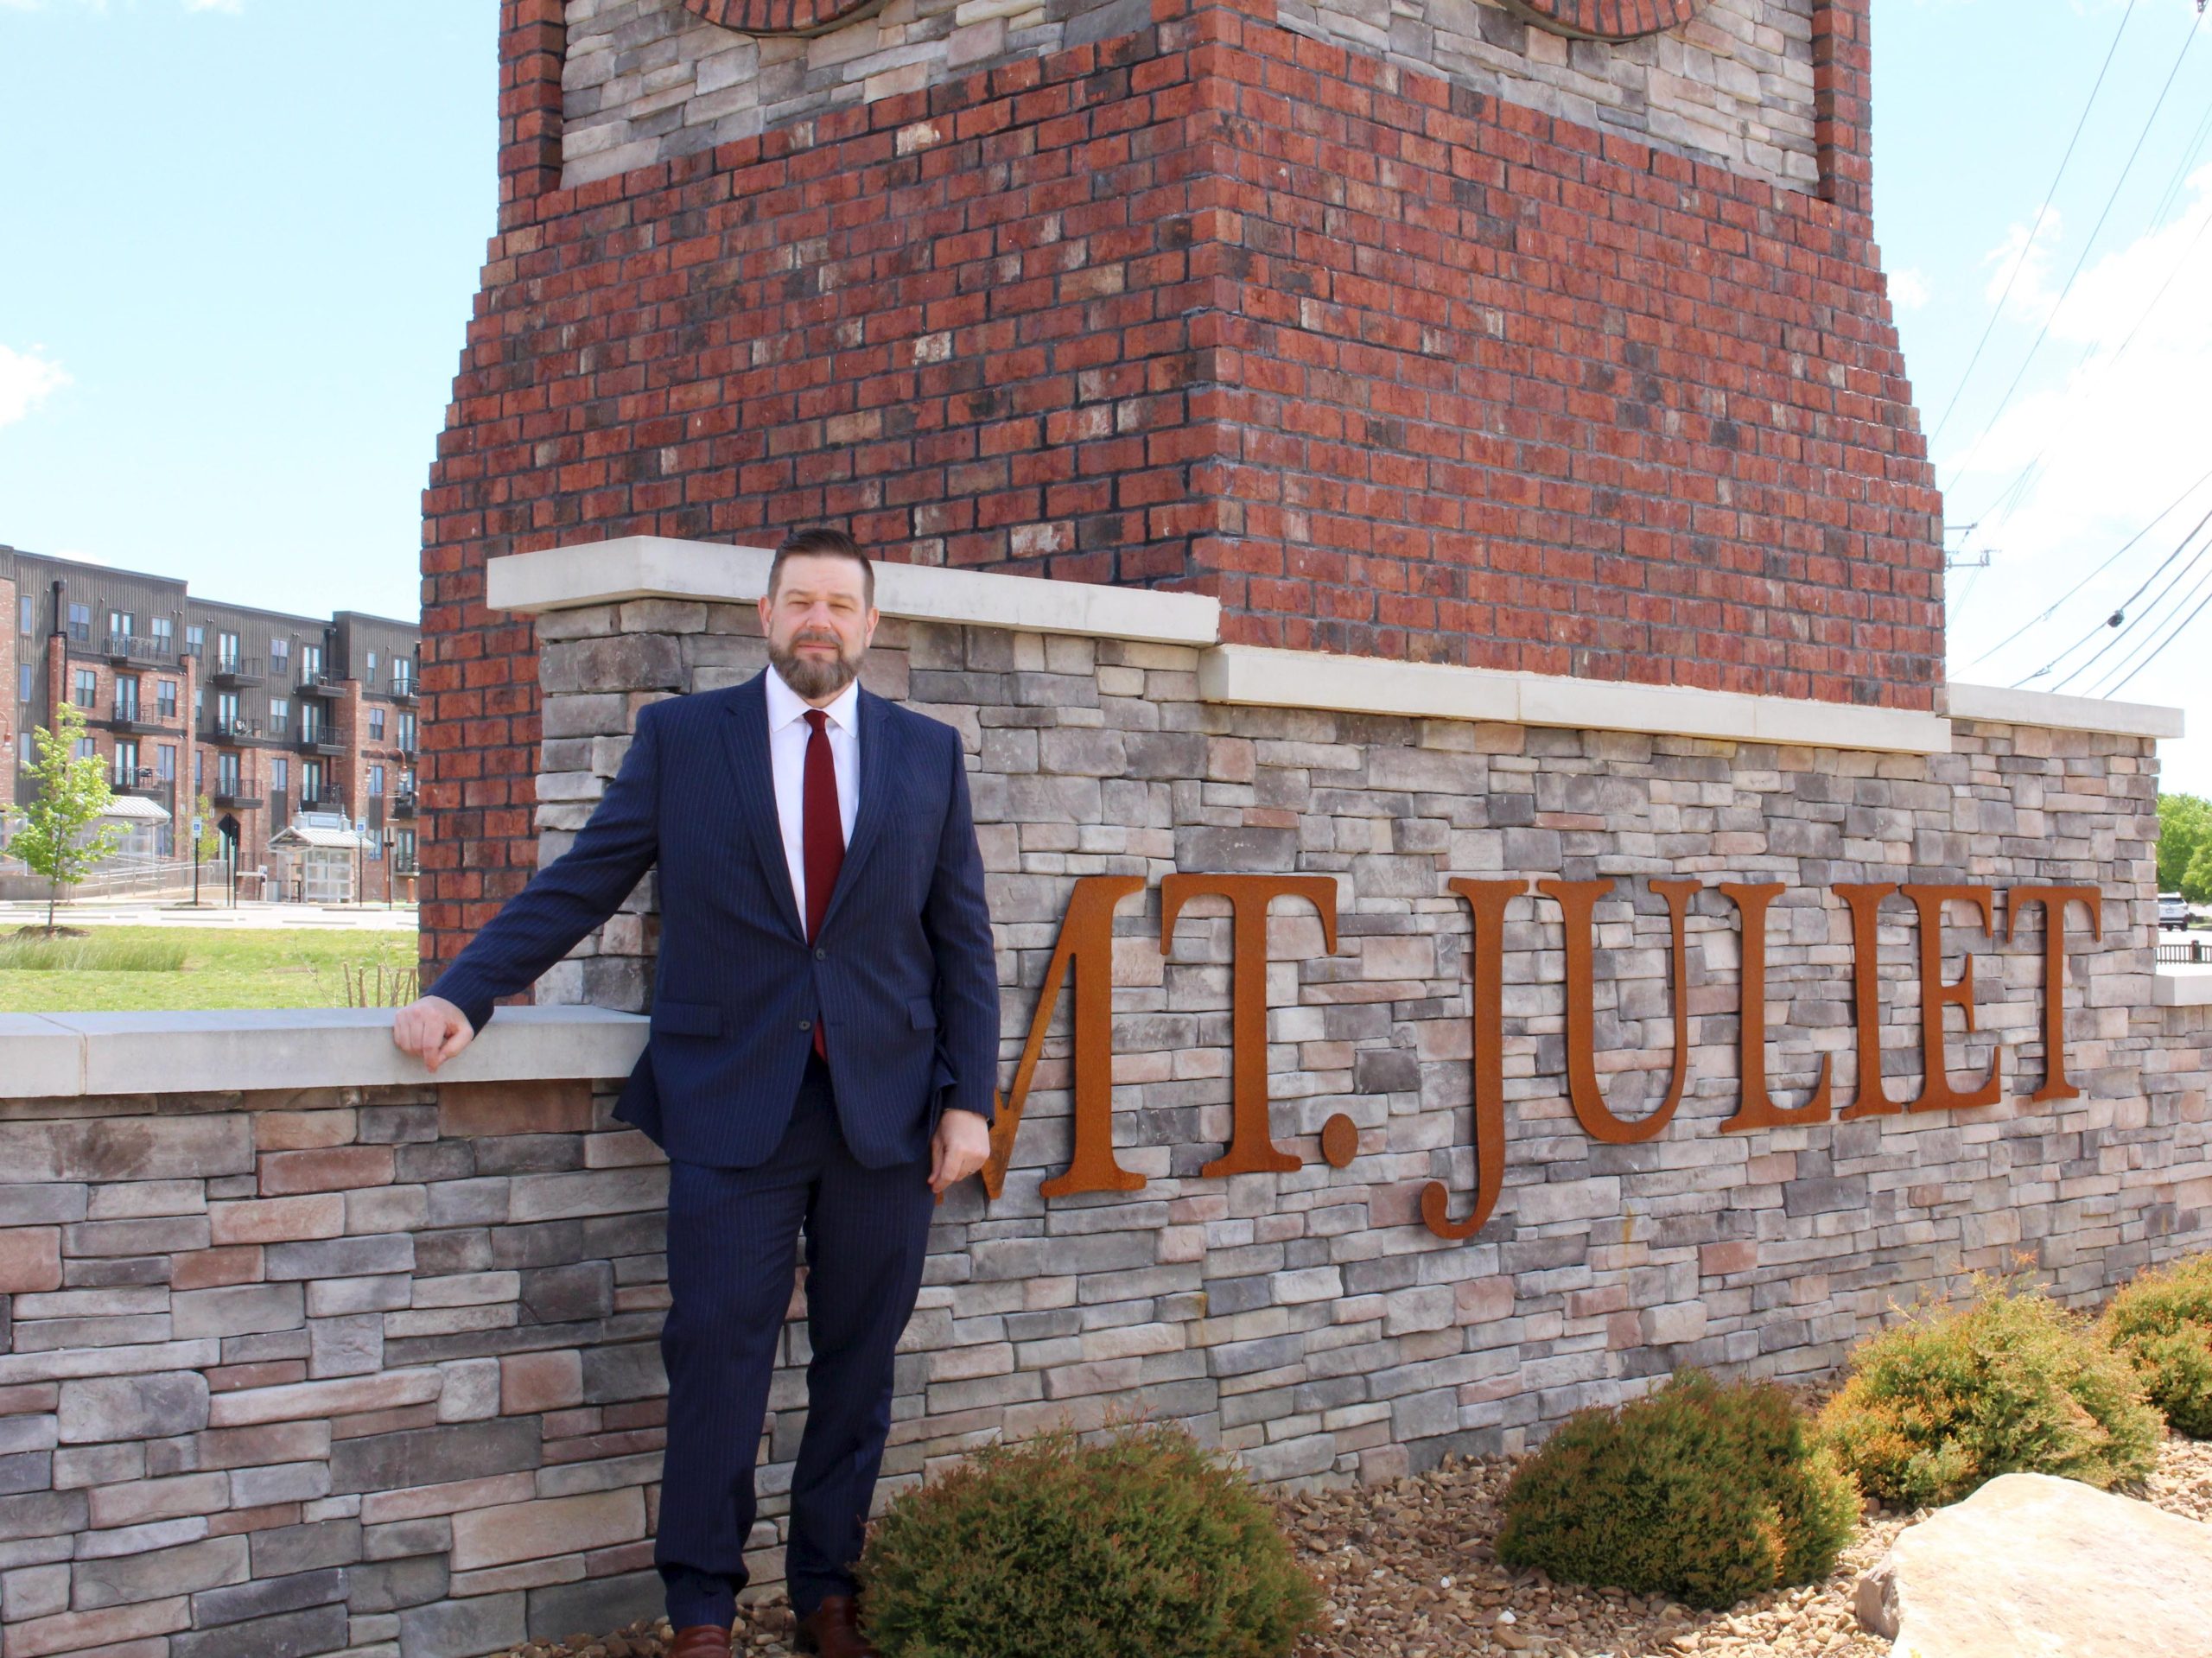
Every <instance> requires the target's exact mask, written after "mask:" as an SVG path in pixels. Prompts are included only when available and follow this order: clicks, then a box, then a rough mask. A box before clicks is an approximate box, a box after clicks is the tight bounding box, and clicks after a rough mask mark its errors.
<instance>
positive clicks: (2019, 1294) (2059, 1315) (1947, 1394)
mask: <svg viewBox="0 0 2212 1658" xmlns="http://www.w3.org/2000/svg"><path fill="white" fill-rule="evenodd" d="M1821 1432H1822V1434H1823V1436H1824V1437H1825V1438H1826V1439H1827V1442H1828V1444H1829V1445H1832V1446H1833V1447H1834V1450H1835V1452H1836V1455H1837V1457H1838V1458H1839V1459H1840V1461H1841V1462H1842V1464H1843V1465H1844V1466H1845V1467H1846V1468H1847V1469H1849V1470H1850V1471H1852V1472H1853V1474H1854V1475H1856V1476H1857V1477H1858V1480H1859V1485H1860V1486H1861V1487H1862V1488H1863V1489H1864V1490H1866V1491H1867V1492H1868V1493H1869V1494H1870V1495H1872V1496H1878V1497H1879V1498H1881V1499H1882V1501H1884V1502H1887V1503H1890V1504H1891V1505H1892V1506H1894V1507H1899V1508H1908V1509H1912V1508H1923V1507H1933V1506H1936V1505H1939V1504H1942V1503H1946V1502H1957V1501H1958V1500H1959V1499H1960V1498H1961V1497H1963V1496H1969V1495H1971V1494H1972V1493H1973V1492H1974V1490H1978V1489H1979V1488H1980V1486H1981V1485H1982V1483H1984V1482H1985V1481H1987V1480H1991V1479H1994V1478H1995V1477H1997V1476H1998V1475H1999V1474H2013V1473H2023V1472H2024V1473H2031V1474H2056V1475H2058V1476H2060V1477H2063V1478H2066V1479H2077V1480H2080V1481H2082V1483H2085V1484H2088V1485H2094V1486H2097V1487H2099V1488H2100V1489H2101V1488H2104V1487H2107V1486H2109V1485H2112V1484H2113V1483H2117V1482H2118V1481H2120V1480H2125V1479H2138V1478H2140V1477H2142V1476H2144V1475H2145V1474H2147V1473H2149V1472H2150V1471H2151V1467H2152V1462H2153V1460H2154V1458H2156V1456H2157V1452H2158V1432H2159V1427H2158V1413H2157V1412H2155V1411H2153V1410H2152V1409H2151V1407H2149V1406H2148V1405H2146V1404H2145V1403H2144V1401H2143V1390H2142V1388H2140V1387H2139V1386H2138V1385H2137V1383H2136V1381H2135V1377H2134V1375H2133V1372H2131V1371H2130V1369H2128V1366H2127V1363H2126V1361H2125V1360H2123V1359H2121V1358H2120V1356H2118V1355H2116V1354H2114V1353H2113V1351H2112V1350H2110V1349H2108V1348H2107V1347H2105V1346H2103V1345H2101V1344H2100V1343H2098V1342H2097V1341H2096V1340H2095V1339H2094V1337H2093V1336H2092V1335H2091V1334H2090V1333H2089V1331H2088V1329H2087V1326H2086V1321H2085V1320H2083V1319H2082V1318H2079V1317H2077V1316H2076V1315H2075V1314H2073V1313H2071V1312H2068V1311H2067V1310H2066V1309H2065V1308H2064V1307H2062V1306H2060V1305H2058V1304H2057V1303H2056V1302H2055V1301H2053V1300H2051V1299H2050V1298H2049V1297H2048V1296H2045V1295H2044V1294H2042V1293H2039V1292H2037V1291H2035V1290H2032V1289H2015V1288H2014V1287H2012V1286H2010V1285H2008V1284H2005V1283H2003V1282H2000V1281H1995V1280H1982V1279H1977V1280H1975V1285H1974V1297H1973V1299H1972V1300H1970V1301H1968V1302H1967V1304H1966V1305H1962V1306H1956V1307H1946V1306H1942V1305H1932V1304H1923V1305H1922V1306H1920V1307H1919V1308H1917V1309H1916V1310H1915V1311H1914V1312H1911V1313H1910V1314H1909V1315H1908V1316H1907V1317H1906V1318H1905V1321H1904V1323H1902V1324H1897V1325H1894V1326H1893V1327H1891V1329H1888V1330H1885V1331H1882V1332H1881V1333H1880V1334H1879V1335H1877V1336H1874V1337H1870V1338H1869V1339H1868V1340H1866V1341H1865V1342H1862V1343H1861V1344H1859V1347H1858V1348H1857V1350H1854V1351H1853V1354H1852V1356H1851V1377H1850V1380H1849V1381H1847V1382H1845V1384H1844V1386H1843V1388H1842V1389H1841V1390H1840V1392H1838V1393H1837V1394H1836V1395H1835V1397H1834V1398H1833V1399H1831V1400H1829V1401H1828V1403H1827V1408H1826V1409H1825V1410H1823V1411H1822V1412H1821Z"/></svg>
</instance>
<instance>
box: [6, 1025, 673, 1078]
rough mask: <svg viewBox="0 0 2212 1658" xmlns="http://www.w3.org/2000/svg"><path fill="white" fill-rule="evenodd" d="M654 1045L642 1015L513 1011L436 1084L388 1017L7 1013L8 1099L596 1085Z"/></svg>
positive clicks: (622, 1073)
mask: <svg viewBox="0 0 2212 1658" xmlns="http://www.w3.org/2000/svg"><path fill="white" fill-rule="evenodd" d="M644 1047H645V1020H644V1019H643V1018H642V1017H640V1016H639V1015H638V1014H635V1013H617V1012H614V1011H613V1010H612V1009H608V1008H604V1007H508V1008H503V1009H502V1010H501V1011H500V1013H499V1017H498V1018H497V1019H495V1020H493V1022H492V1023H491V1024H490V1025H489V1026H486V1027H485V1030H484V1033H483V1034H482V1035H481V1036H480V1037H479V1038H477V1039H476V1040H475V1041H474V1042H473V1043H471V1044H470V1045H469V1047H468V1051H467V1052H465V1053H463V1054H461V1056H460V1057H459V1058H454V1059H452V1060H449V1061H448V1062H447V1063H446V1064H443V1065H442V1066H440V1067H439V1068H438V1072H437V1075H436V1076H435V1077H433V1076H432V1075H431V1074H430V1073H429V1071H428V1070H425V1069H424V1068H423V1064H422V1063H421V1062H420V1061H419V1060H416V1059H414V1058H410V1056H408V1055H406V1054H404V1053H402V1052H400V1051H399V1050H398V1049H397V1048H396V1047H394V1046H393V1045H392V1041H391V1009H389V1008H378V1007H359V1008H353V1007H348V1008H318V1007H297V1008H294V1007H282V1008H268V1007H255V1008H224V1009H219V1010H216V1011H213V1012H206V1013H0V1051H4V1052H5V1053H6V1055H7V1064H5V1066H4V1067H0V1099H10V1100H32V1099H72V1098H77V1097H79V1096H85V1095H111V1094H168V1093H175V1092H179V1091H184V1090H188V1091H189V1092H192V1093H194V1094H223V1093H231V1092H238V1093H254V1092H258V1091H262V1090H264V1089H310V1088H388V1087H410V1086H426V1085H430V1084H442V1083H512V1082H547V1081H566V1080H571V1079H582V1080H585V1081H589V1080H591V1079H593V1078H601V1077H626V1076H627V1075H628V1074H629V1072H630V1068H631V1066H632V1065H633V1064H636V1063H637V1058H638V1055H639V1052H641V1051H643V1050H644Z"/></svg>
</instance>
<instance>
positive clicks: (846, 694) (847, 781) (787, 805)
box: [768, 668, 861, 922]
mask: <svg viewBox="0 0 2212 1658" xmlns="http://www.w3.org/2000/svg"><path fill="white" fill-rule="evenodd" d="M807 710H808V704H807V701H806V699H805V698H804V697H803V696H800V695H799V694H798V692H797V691H795V690H793V689H791V687H790V686H788V685H786V684H785V683H784V677H783V676H782V675H781V674H779V673H778V672H777V671H776V670H774V669H773V668H771V669H769V670H768V762H769V769H770V770H771V771H772V772H774V773H775V778H776V822H777V824H778V826H779V828H780V829H782V830H783V832H784V861H785V864H786V865H788V866H789V867H790V869H791V896H792V897H794V898H796V899H798V913H799V919H800V920H801V921H802V922H804V920H805V918H806V744H807V740H808V739H809V738H810V737H811V736H812V735H813V734H814V733H813V729H812V727H810V726H809V725H808V724H807V722H806V715H807ZM822 711H823V713H824V714H826V715H829V721H828V722H827V727H826V728H827V730H828V732H829V758H830V759H832V760H833V761H835V762H836V767H837V817H838V821H839V823H840V825H841V827H842V829H843V830H844V835H845V843H846V844H847V845H848V846H849V845H851V844H852V839H853V815H854V814H855V812H857V811H858V810H860V804H861V724H860V721H861V687H860V682H859V681H858V680H855V681H854V682H853V683H851V684H849V685H848V686H846V687H845V689H843V690H842V691H840V692H838V693H837V696H836V700H835V701H833V702H830V703H829V704H828V705H827V706H826V707H824V708H823V710H822Z"/></svg>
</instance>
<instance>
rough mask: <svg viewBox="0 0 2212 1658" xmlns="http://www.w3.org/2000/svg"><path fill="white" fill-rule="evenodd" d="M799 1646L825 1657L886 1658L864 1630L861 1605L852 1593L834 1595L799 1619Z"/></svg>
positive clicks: (804, 1650)
mask: <svg viewBox="0 0 2212 1658" xmlns="http://www.w3.org/2000/svg"><path fill="white" fill-rule="evenodd" d="M798 1649H799V1650H800V1651H801V1652H817V1653H820V1654H821V1655H822V1658H883V1655H882V1654H881V1653H880V1652H878V1651H877V1650H876V1649H875V1648H874V1647H873V1646H872V1645H870V1644H869V1642H868V1637H867V1636H864V1635H862V1634H861V1619H860V1609H859V1608H858V1607H856V1606H855V1605H854V1604H853V1598H852V1597H851V1596H850V1595H831V1596H829V1598H826V1599H825V1600H823V1603H822V1604H821V1605H819V1606H817V1607H816V1608H815V1609H814V1610H813V1611H812V1612H811V1613H810V1614H809V1615H808V1616H806V1617H803V1618H801V1619H799V1621H798Z"/></svg>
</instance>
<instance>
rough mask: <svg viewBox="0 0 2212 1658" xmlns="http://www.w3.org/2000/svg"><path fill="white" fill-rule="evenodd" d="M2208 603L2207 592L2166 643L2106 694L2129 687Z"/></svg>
mask: <svg viewBox="0 0 2212 1658" xmlns="http://www.w3.org/2000/svg"><path fill="white" fill-rule="evenodd" d="M2206 605H2212V594H2206V595H2205V596H2204V598H2203V600H2202V601H2201V602H2200V603H2199V604H2198V605H2197V607H2196V609H2195V610H2192V611H2190V613H2189V614H2188V615H2187V616H2185V617H2183V619H2182V622H2181V626H2180V627H2177V628H2175V629H2174V631H2173V632H2171V633H2169V634H2167V635H2166V638H2165V643H2164V645H2159V647H2158V650H2156V651H2152V652H2151V654H2150V655H2149V656H2147V657H2145V658H2144V659H2143V662H2142V664H2141V666H2140V667H2138V668H2137V669H2136V670H2135V673H2134V674H2130V675H2128V677H2127V679H2123V680H2121V681H2120V683H2119V684H2117V685H2115V686H2113V688H2112V689H2111V690H2110V691H2107V693H2106V695H2107V696H2117V695H2118V694H2119V693H2120V692H2121V691H2124V690H2126V689H2127V683H2128V680H2132V679H2133V678H2134V677H2135V674H2139V673H2141V672H2142V671H2143V670H2144V669H2145V668H2147V667H2149V666H2150V665H2151V664H2152V663H2154V662H2156V661H2157V660H2158V657H2159V655H2160V653H2161V652H2163V651H2164V650H2165V648H2166V645H2171V644H2172V643H2173V642H2174V641H2175V640H2176V639H2177V638H2179V637H2180V636H2181V632H2182V629H2183V628H2185V627H2187V626H2189V625H2190V623H2191V622H2193V621H2195V620H2196V619H2197V618H2198V617H2199V616H2201V615H2202V614H2203V613H2204V607H2205V606H2206Z"/></svg>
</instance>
